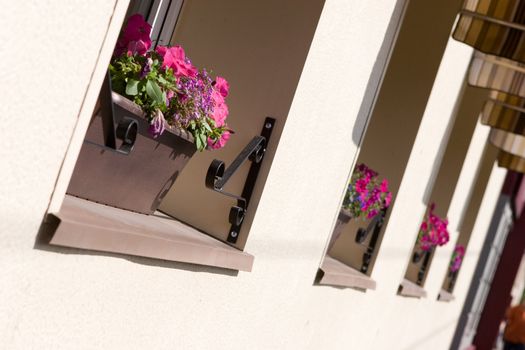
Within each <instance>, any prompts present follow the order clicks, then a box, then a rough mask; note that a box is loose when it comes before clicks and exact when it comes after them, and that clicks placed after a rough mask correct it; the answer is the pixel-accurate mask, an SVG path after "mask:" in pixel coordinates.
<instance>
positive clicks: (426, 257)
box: [412, 248, 434, 286]
mask: <svg viewBox="0 0 525 350" xmlns="http://www.w3.org/2000/svg"><path fill="white" fill-rule="evenodd" d="M433 251H434V248H430V249H429V250H422V251H420V252H414V255H413V256H412V262H413V263H418V262H420V261H421V259H423V262H422V263H421V266H420V267H419V271H418V273H417V280H416V284H417V285H418V286H421V285H422V284H423V280H424V279H425V275H426V274H427V270H428V266H429V264H430V257H431V256H432V252H433Z"/></svg>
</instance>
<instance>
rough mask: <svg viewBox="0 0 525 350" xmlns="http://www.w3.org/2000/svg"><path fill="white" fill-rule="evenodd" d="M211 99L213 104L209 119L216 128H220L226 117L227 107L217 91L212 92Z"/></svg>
mask: <svg viewBox="0 0 525 350" xmlns="http://www.w3.org/2000/svg"><path fill="white" fill-rule="evenodd" d="M211 98H212V100H213V102H214V107H213V114H212V115H211V119H213V120H214V121H215V126H216V127H221V126H223V125H224V121H225V120H226V117H228V113H229V111H228V106H227V105H226V103H225V102H224V97H222V95H221V94H220V93H219V92H218V91H217V90H213V92H212V94H211Z"/></svg>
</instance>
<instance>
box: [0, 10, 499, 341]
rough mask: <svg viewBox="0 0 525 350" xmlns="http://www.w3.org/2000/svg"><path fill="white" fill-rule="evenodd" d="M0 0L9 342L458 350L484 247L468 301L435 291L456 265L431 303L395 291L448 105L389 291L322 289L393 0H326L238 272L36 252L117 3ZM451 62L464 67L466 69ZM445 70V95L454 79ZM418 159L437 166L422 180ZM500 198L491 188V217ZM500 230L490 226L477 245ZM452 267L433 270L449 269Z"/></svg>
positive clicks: (425, 143)
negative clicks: (247, 262) (457, 331)
mask: <svg viewBox="0 0 525 350" xmlns="http://www.w3.org/2000/svg"><path fill="white" fill-rule="evenodd" d="M2 5H3V6H2V8H3V11H2V13H0V23H2V24H4V28H8V30H7V31H6V30H4V31H3V32H2V33H1V34H0V39H2V42H3V45H2V46H1V48H0V50H2V53H3V55H2V57H7V62H4V64H5V65H4V67H10V69H9V70H7V71H6V72H4V77H3V79H2V82H3V84H1V85H0V96H1V97H0V98H1V100H2V103H1V104H0V118H1V120H2V121H3V122H4V127H2V128H0V143H2V146H3V147H1V148H0V159H2V160H3V162H4V163H3V167H2V170H3V172H2V175H1V176H0V179H1V180H2V181H1V182H0V218H1V220H0V233H1V235H0V237H1V239H2V241H0V266H2V273H1V274H0V286H1V288H0V344H2V346H0V347H5V348H8V349H28V348H38V349H51V348H61V349H94V348H98V349H121V348H125V349H146V348H148V349H149V348H155V349H384V348H393V349H421V348H426V349H445V348H446V346H447V344H448V342H449V341H450V336H451V333H452V332H453V329H454V325H455V322H456V319H457V316H458V312H459V310H460V307H461V299H462V297H463V296H464V294H465V293H466V289H467V286H468V276H469V275H470V274H471V271H472V269H473V263H474V261H475V260H476V256H475V254H474V253H473V255H472V256H470V257H469V261H471V262H469V263H468V264H471V265H468V264H466V265H467V266H466V268H465V271H464V273H462V274H461V275H460V278H459V280H458V284H457V286H456V292H457V300H456V301H454V302H451V303H441V302H437V301H436V300H435V298H436V296H437V294H438V292H439V287H440V284H441V281H442V277H443V274H442V273H437V274H435V276H434V274H433V273H432V271H431V274H430V276H429V278H428V279H427V284H428V289H427V290H428V293H429V297H428V298H427V299H423V300H417V299H408V298H402V297H399V296H397V295H396V289H397V285H398V283H399V281H400V280H401V278H402V276H403V272H404V268H405V266H406V262H407V259H408V255H409V251H410V249H411V247H412V244H413V240H414V238H415V231H414V230H415V228H416V226H417V221H419V219H420V218H421V215H422V212H423V203H422V202H421V198H422V194H423V192H424V188H425V186H426V184H427V183H428V181H430V179H431V175H432V162H433V160H434V159H435V158H436V157H437V155H438V153H439V152H438V151H439V150H438V149H437V148H438V147H436V145H435V144H434V142H435V139H431V138H429V137H428V136H429V135H434V136H435V135H438V137H443V136H444V135H445V134H446V130H445V129H446V123H445V121H444V120H446V119H448V118H449V117H448V116H447V114H446V113H450V112H451V110H450V109H448V108H449V107H450V106H449V105H445V106H442V107H439V106H438V105H439V103H437V102H434V105H432V106H434V107H429V108H430V109H428V108H427V112H425V116H424V120H423V124H422V127H421V128H422V134H421V135H422V136H421V137H419V136H418V140H417V141H416V143H417V146H418V147H419V148H416V152H415V153H414V155H413V156H411V159H410V164H409V169H411V170H410V171H411V174H412V177H411V178H410V179H412V180H414V183H413V185H414V188H413V189H411V190H410V189H408V187H410V186H409V185H410V183H409V184H405V187H407V189H406V190H405V192H404V195H403V196H401V197H402V198H404V199H403V200H402V201H401V200H399V199H398V202H397V203H396V206H398V205H399V206H400V208H399V209H396V208H394V210H395V212H397V223H396V224H395V225H394V226H392V227H393V229H392V230H390V231H389V232H387V235H386V237H385V239H384V241H383V244H382V247H381V252H380V256H379V258H378V261H377V262H376V268H375V270H374V274H373V278H375V279H376V281H377V283H378V290H377V291H368V292H366V293H362V292H358V291H355V290H352V289H339V288H331V287H325V286H315V285H313V280H314V277H315V274H316V272H317V268H318V266H319V263H320V261H321V258H322V255H323V251H324V248H325V245H326V242H327V241H328V236H329V234H330V232H331V231H332V226H333V222H334V220H335V216H336V213H337V212H338V206H339V204H340V200H341V194H342V191H343V188H344V186H345V181H346V179H347V176H348V173H349V171H350V169H351V167H352V162H353V159H354V157H355V154H356V152H357V145H355V144H354V142H353V141H352V137H351V135H352V133H353V132H357V133H358V134H359V133H360V132H361V131H362V129H359V130H354V125H355V122H356V118H357V115H358V112H359V107H360V104H361V102H362V100H363V98H364V93H365V89H366V86H367V83H368V80H369V78H370V74H371V72H372V69H373V64H374V62H375V60H376V59H377V55H378V52H379V49H380V46H381V44H382V40H383V37H384V35H385V31H386V28H387V25H388V21H389V19H390V16H391V14H392V11H393V8H394V5H395V2H394V0H388V1H386V0H371V1H357V0H327V1H326V3H325V6H324V9H323V13H322V15H321V19H320V22H319V25H318V28H317V31H316V34H315V37H314V40H313V43H312V47H311V49H310V52H309V55H308V58H307V61H306V65H305V67H304V70H303V74H302V76H301V80H300V83H299V86H298V88H297V92H296V95H295V98H294V101H293V104H292V107H291V110H290V113H289V116H288V119H287V124H286V127H285V129H284V131H283V134H282V137H281V142H280V144H279V147H278V150H277V152H276V154H275V158H274V162H273V165H272V168H271V170H270V173H269V176H268V179H267V182H266V187H265V191H264V193H263V195H262V197H261V200H260V203H259V209H258V211H257V214H256V216H255V218H254V221H253V225H252V230H251V233H250V239H249V241H248V243H247V245H246V251H248V252H249V253H251V254H253V255H254V256H255V264H254V269H253V272H251V273H243V272H240V273H239V274H232V273H228V272H225V271H223V270H219V269H213V268H205V267H199V266H192V265H186V264H177V263H169V262H159V261H154V260H149V259H142V258H131V257H123V256H111V255H99V254H96V253H89V252H81V251H76V250H67V249H51V250H42V249H34V248H33V245H34V242H35V236H36V233H37V230H38V226H39V223H40V220H41V218H42V216H43V215H44V213H45V210H46V208H47V205H48V202H49V198H50V196H51V194H52V191H53V186H54V182H55V180H56V177H57V174H58V171H59V168H60V164H61V162H62V159H63V157H64V154H65V152H66V147H67V144H68V140H69V138H70V136H71V134H72V132H73V128H74V124H75V118H76V116H77V115H78V113H79V109H80V106H81V103H82V99H83V95H84V94H85V91H86V88H87V86H88V83H89V79H90V74H91V72H92V71H93V67H94V65H95V61H96V57H97V54H98V51H99V48H100V46H101V43H102V41H103V36H104V31H105V29H106V28H107V26H108V23H109V21H110V16H111V14H112V11H113V7H114V2H112V1H102V0H100V1H99V0H96V1H95V0H94V1H90V2H81V1H67V2H66V1H62V2H58V1H56V2H52V1H48V2H41V1H31V2H26V3H24V6H21V5H19V4H17V3H15V2H3V3H2ZM22 37H23V38H24V40H21V38H22ZM8 53H9V54H8ZM454 54H459V55H460V56H461V50H459V51H458V50H452V51H451V53H450V55H452V56H450V57H455V56H454ZM449 63H450V62H449ZM445 67H448V68H446V70H449V69H450V72H451V74H456V73H458V69H459V71H461V69H463V70H464V69H465V66H464V65H460V66H458V67H455V68H454V67H450V66H445ZM444 69H445V68H444ZM446 70H445V72H444V73H441V71H440V74H443V78H442V79H444V80H443V82H442V84H444V85H442V86H441V88H440V89H443V88H444V87H446V84H449V83H447V81H449V80H446V79H445V78H446ZM460 73H461V72H460ZM461 74H462V73H461ZM451 79H452V78H451ZM452 84H455V83H454V82H452ZM458 88H459V87H456V86H455V85H453V86H451V89H450V91H447V89H444V90H436V91H437V92H436V94H438V93H440V91H441V92H442V93H444V94H445V93H446V96H445V95H441V94H438V95H437V96H436V97H435V98H436V99H438V100H439V99H445V98H454V94H456V93H457V89H458ZM436 101H437V100H436ZM438 107H439V108H443V109H439V108H438ZM432 111H434V112H432ZM431 112H432V113H431ZM438 112H443V113H445V115H444V116H443V118H441V119H440V118H439V113H438ZM436 133H437V134H436ZM423 152H429V153H425V154H423ZM428 154H430V155H431V156H430V158H431V159H427V158H428V157H429V156H428ZM418 167H419V168H420V169H421V171H422V172H423V173H422V174H423V175H422V177H421V178H419V177H418V178H417V179H413V177H414V176H415V174H416V173H415V171H416V168H418ZM291 174H297V176H295V175H294V176H292V175H291ZM500 178H501V176H500V177H499V178H498V177H497V178H495V179H494V180H493V181H492V182H493V185H494V183H496V185H497V180H500ZM410 179H409V180H410ZM402 186H403V185H402ZM466 186H468V184H466ZM495 187H497V186H493V188H495ZM496 192H497V191H496V190H493V191H492V192H490V193H489V194H486V196H485V199H484V202H483V206H484V208H485V211H484V213H485V215H486V217H489V216H490V206H491V205H492V204H493V203H494V202H495V199H496V197H497V193H496ZM411 203H412V204H414V205H415V209H414V208H412V207H411ZM393 218H394V216H393ZM403 220H406V221H407V222H408V223H409V225H408V227H409V230H407V231H405V226H404V225H402V224H401V221H403ZM391 221H392V220H391ZM487 225H488V220H486V222H485V221H484V222H481V223H480V224H479V225H477V226H476V228H475V230H478V231H477V232H479V237H480V238H479V240H478V242H481V237H482V236H483V235H484V230H485V229H486V226H487ZM394 228H395V229H394ZM474 237H475V236H474V235H473V239H474ZM472 242H475V240H474V241H472ZM471 244H473V243H471ZM474 251H475V250H474V249H473V252H474ZM437 260H438V262H439V259H437ZM445 264H446V262H445V261H442V262H439V264H436V265H437V266H435V267H436V269H437V270H438V271H442V270H443V269H444V266H445ZM469 266H470V267H469ZM433 268H434V266H433ZM469 269H470V270H469Z"/></svg>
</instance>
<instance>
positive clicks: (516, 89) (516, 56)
mask: <svg viewBox="0 0 525 350" xmlns="http://www.w3.org/2000/svg"><path fill="white" fill-rule="evenodd" d="M452 37H453V38H454V39H456V40H458V41H461V42H463V43H466V44H468V45H470V46H472V47H473V48H474V49H476V50H475V51H474V54H473V56H472V60H471V62H470V68H469V72H468V76H467V81H468V84H469V85H471V86H475V87H481V88H486V89H491V90H493V91H492V92H491V93H490V96H489V98H488V100H487V101H486V102H485V104H484V106H483V109H482V111H481V115H480V121H481V123H482V124H485V125H488V126H490V127H492V130H491V132H490V137H489V139H490V142H491V143H492V144H493V145H495V146H496V147H498V148H500V153H499V156H498V165H499V166H502V167H505V168H508V169H511V170H514V171H519V172H525V0H465V1H464V3H463V8H462V10H461V11H460V12H459V18H458V21H457V23H456V27H455V29H454V31H453V34H452Z"/></svg>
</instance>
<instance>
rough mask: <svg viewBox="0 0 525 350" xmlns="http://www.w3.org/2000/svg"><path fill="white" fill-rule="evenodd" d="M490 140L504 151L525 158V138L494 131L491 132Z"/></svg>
mask: <svg viewBox="0 0 525 350" xmlns="http://www.w3.org/2000/svg"><path fill="white" fill-rule="evenodd" d="M489 139H490V142H491V143H492V144H493V145H494V146H496V147H498V148H500V149H502V150H503V151H505V152H507V153H511V154H513V155H515V156H518V157H522V158H525V136H522V135H516V134H512V133H509V132H506V131H502V130H498V129H492V130H491V131H490V136H489Z"/></svg>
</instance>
